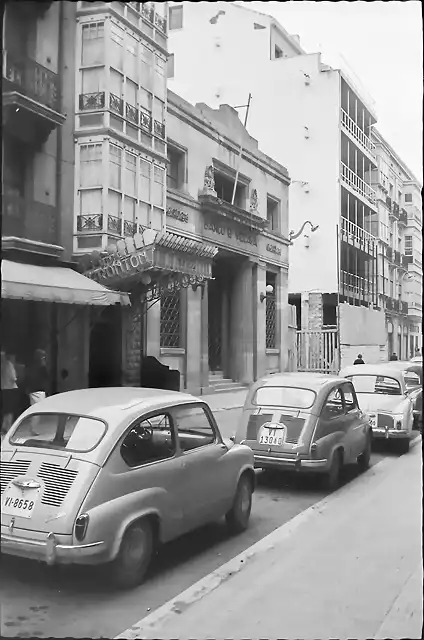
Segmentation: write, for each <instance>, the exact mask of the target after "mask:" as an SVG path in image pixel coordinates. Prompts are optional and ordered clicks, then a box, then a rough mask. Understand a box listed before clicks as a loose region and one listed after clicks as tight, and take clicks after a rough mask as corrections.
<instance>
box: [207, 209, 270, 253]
mask: <svg viewBox="0 0 424 640" xmlns="http://www.w3.org/2000/svg"><path fill="white" fill-rule="evenodd" d="M203 229H204V231H206V232H207V235H209V236H212V237H213V239H214V241H215V242H216V241H217V240H218V236H221V239H222V242H223V243H225V244H228V245H230V246H231V247H235V246H239V247H241V246H243V247H244V248H252V247H257V246H258V234H257V232H253V231H252V232H251V231H245V230H244V229H243V230H242V229H241V228H240V227H237V226H236V225H234V224H231V223H228V222H224V221H221V220H220V219H218V220H217V219H216V218H209V217H207V216H205V221H204V225H203Z"/></svg>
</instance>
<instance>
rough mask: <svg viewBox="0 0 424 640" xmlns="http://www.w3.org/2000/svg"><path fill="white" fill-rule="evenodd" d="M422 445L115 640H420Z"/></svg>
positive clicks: (323, 503) (349, 487) (387, 461)
mask: <svg viewBox="0 0 424 640" xmlns="http://www.w3.org/2000/svg"><path fill="white" fill-rule="evenodd" d="M421 505H422V491H421V439H418V442H417V445H416V446H414V447H413V448H412V449H411V450H410V452H409V453H408V454H407V455H404V456H402V457H401V458H399V459H396V458H395V459H393V458H386V459H385V460H384V461H382V462H380V463H379V464H377V465H375V466H374V467H372V468H371V469H370V470H369V471H368V472H367V473H366V474H364V475H362V476H360V477H359V478H358V479H357V480H355V481H353V482H352V483H351V484H349V485H347V486H346V487H344V488H342V489H341V490H340V491H338V492H336V493H335V494H333V495H331V496H328V497H327V498H325V499H324V500H322V501H321V502H320V503H318V504H316V505H314V506H313V507H311V508H310V509H307V510H306V511H305V512H303V513H302V514H300V515H299V516H297V517H296V518H293V519H292V520H291V521H290V522H288V523H286V524H285V525H283V526H282V527H280V528H279V529H277V530H275V531H274V532H273V533H271V534H270V535H269V536H267V537H266V538H264V539H263V540H261V541H259V542H258V543H256V544H255V545H253V547H251V548H250V549H248V550H246V551H245V552H244V553H242V554H240V556H238V557H237V558H234V559H233V560H231V561H230V562H229V563H227V564H226V565H224V566H223V567H220V568H219V569H218V570H217V571H215V572H213V573H212V574H210V575H209V576H206V577H205V578H204V579H202V580H200V581H199V582H198V583H197V584H195V585H193V586H192V587H190V588H189V589H188V590H187V591H185V592H184V593H182V594H180V595H179V596H177V597H176V598H175V599H174V600H172V601H170V602H169V603H167V604H165V605H164V606H163V607H160V608H159V609H157V610H156V611H154V612H153V613H152V614H150V615H149V616H147V617H145V618H144V619H142V620H141V621H140V622H139V623H138V624H136V625H133V626H132V627H131V629H129V630H127V631H126V632H124V633H123V634H121V635H120V636H118V638H162V639H165V638H179V640H183V639H185V638H198V639H199V640H200V639H201V638H215V639H219V638H233V639H236V638H252V639H253V638H270V639H271V638H289V639H292V638H304V639H305V640H306V639H308V638H323V639H325V638H340V639H345V638H358V639H365V638H408V637H409V638H421V630H422V542H421V508H422V507H421Z"/></svg>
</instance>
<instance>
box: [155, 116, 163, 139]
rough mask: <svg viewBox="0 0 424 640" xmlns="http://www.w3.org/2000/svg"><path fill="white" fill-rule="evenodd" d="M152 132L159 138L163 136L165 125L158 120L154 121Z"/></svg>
mask: <svg viewBox="0 0 424 640" xmlns="http://www.w3.org/2000/svg"><path fill="white" fill-rule="evenodd" d="M153 133H154V134H155V136H159V138H165V125H164V124H163V123H162V122H159V121H158V120H155V121H154V126H153Z"/></svg>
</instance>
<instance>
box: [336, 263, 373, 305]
mask: <svg viewBox="0 0 424 640" xmlns="http://www.w3.org/2000/svg"><path fill="white" fill-rule="evenodd" d="M340 273H341V282H340V287H341V291H340V293H341V295H343V296H346V297H347V298H352V299H353V300H357V301H358V302H361V303H363V304H370V303H371V302H372V301H373V295H372V283H371V281H370V280H367V279H366V278H362V277H361V276H357V275H354V274H353V273H348V272H347V271H341V272H340Z"/></svg>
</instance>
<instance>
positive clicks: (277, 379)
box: [255, 371, 344, 391]
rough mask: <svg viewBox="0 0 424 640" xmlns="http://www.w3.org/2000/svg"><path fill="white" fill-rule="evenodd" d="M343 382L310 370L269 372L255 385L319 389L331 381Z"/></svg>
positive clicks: (340, 379) (338, 377)
mask: <svg viewBox="0 0 424 640" xmlns="http://www.w3.org/2000/svg"><path fill="white" fill-rule="evenodd" d="M336 382H344V380H343V378H341V377H340V376H336V375H333V376H332V375H328V374H326V373H313V372H310V371H294V372H283V373H271V374H268V375H266V376H264V377H263V378H260V379H259V380H258V381H257V382H256V385H255V387H256V388H257V387H264V386H273V387H274V386H276V387H300V388H301V389H312V390H314V391H318V390H320V389H321V388H322V387H324V386H326V385H329V384H331V383H336Z"/></svg>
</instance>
